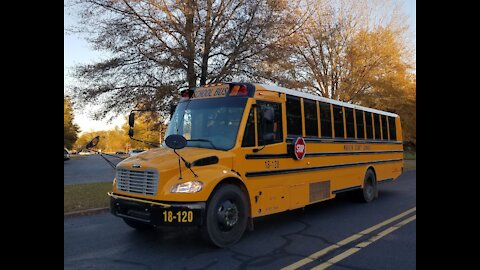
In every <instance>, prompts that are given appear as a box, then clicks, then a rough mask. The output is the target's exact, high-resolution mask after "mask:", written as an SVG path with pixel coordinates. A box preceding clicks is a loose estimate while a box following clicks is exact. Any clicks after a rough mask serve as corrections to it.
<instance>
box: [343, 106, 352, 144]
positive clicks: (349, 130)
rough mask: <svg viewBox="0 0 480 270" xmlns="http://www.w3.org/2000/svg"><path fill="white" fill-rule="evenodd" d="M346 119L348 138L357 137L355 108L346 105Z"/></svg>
mask: <svg viewBox="0 0 480 270" xmlns="http://www.w3.org/2000/svg"><path fill="white" fill-rule="evenodd" d="M344 109H345V121H346V128H347V138H351V139H354V138H355V122H354V119H353V109H352V108H347V107H345V108H344Z"/></svg>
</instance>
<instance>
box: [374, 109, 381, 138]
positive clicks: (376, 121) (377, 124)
mask: <svg viewBox="0 0 480 270" xmlns="http://www.w3.org/2000/svg"><path fill="white" fill-rule="evenodd" d="M373 125H374V126H375V140H380V139H382V133H381V132H380V118H379V115H378V114H375V113H374V114H373Z"/></svg>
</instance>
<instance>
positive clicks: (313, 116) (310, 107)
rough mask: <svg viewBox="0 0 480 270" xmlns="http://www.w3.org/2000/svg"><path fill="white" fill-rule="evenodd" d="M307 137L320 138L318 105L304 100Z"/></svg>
mask: <svg viewBox="0 0 480 270" xmlns="http://www.w3.org/2000/svg"><path fill="white" fill-rule="evenodd" d="M303 111H304V117H305V135H306V137H318V121H317V103H316V102H315V101H313V100H308V99H303Z"/></svg>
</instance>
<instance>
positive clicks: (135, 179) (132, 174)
mask: <svg viewBox="0 0 480 270" xmlns="http://www.w3.org/2000/svg"><path fill="white" fill-rule="evenodd" d="M116 178H117V189H118V190H121V191H125V192H130V193H137V194H143V195H151V196H155V195H156V194H157V184H158V172H157V171H153V170H151V171H150V170H145V171H132V170H127V169H117V175H116Z"/></svg>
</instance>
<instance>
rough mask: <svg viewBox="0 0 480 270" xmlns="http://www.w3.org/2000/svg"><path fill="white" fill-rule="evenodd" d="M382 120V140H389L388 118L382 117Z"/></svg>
mask: <svg viewBox="0 0 480 270" xmlns="http://www.w3.org/2000/svg"><path fill="white" fill-rule="evenodd" d="M380 117H381V118H382V134H383V137H382V140H388V126H387V116H386V115H380Z"/></svg>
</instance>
